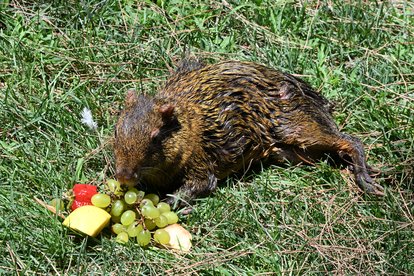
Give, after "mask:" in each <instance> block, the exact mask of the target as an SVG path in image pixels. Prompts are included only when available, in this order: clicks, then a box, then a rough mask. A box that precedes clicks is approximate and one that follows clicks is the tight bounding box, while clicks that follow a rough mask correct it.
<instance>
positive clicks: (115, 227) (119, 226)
mask: <svg viewBox="0 0 414 276" xmlns="http://www.w3.org/2000/svg"><path fill="white" fill-rule="evenodd" d="M111 229H112V232H114V234H117V235H118V234H119V233H121V232H126V230H127V229H126V228H125V226H123V225H122V224H120V223H115V224H112V227H111Z"/></svg>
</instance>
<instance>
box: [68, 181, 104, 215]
mask: <svg viewBox="0 0 414 276" xmlns="http://www.w3.org/2000/svg"><path fill="white" fill-rule="evenodd" d="M72 192H73V196H74V201H73V203H72V205H71V209H72V211H74V210H76V208H78V207H80V206H84V205H92V202H91V198H92V196H93V195H95V194H97V193H98V191H97V187H96V186H95V185H89V184H75V185H73V188H72Z"/></svg>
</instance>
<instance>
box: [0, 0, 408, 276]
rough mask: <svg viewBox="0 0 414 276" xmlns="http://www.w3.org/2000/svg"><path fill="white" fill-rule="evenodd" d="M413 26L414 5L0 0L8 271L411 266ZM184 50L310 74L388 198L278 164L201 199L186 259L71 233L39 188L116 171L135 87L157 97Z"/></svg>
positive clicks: (376, 269)
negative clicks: (114, 140)
mask: <svg viewBox="0 0 414 276" xmlns="http://www.w3.org/2000/svg"><path fill="white" fill-rule="evenodd" d="M87 3H88V4H87ZM413 37H414V4H413V3H411V2H410V1H390V2H387V1H378V2H374V1H342V0H332V1H289V0H280V1H271V0H263V1H261V0H256V1H243V0H240V1H231V0H222V1H218V0H212V1H196V0H195V1H190V0H188V1H177V0H171V1H162V0H160V1H156V2H151V1H132V0H131V1H129V0H118V1H2V2H0V111H1V112H0V121H1V124H0V138H1V139H0V156H1V157H0V242H1V244H0V256H2V258H0V274H30V275H32V274H85V273H90V274H113V275H122V274H146V275H148V274H177V275H180V274H189V273H192V274H196V275H197V274H203V275H237V274H244V275H253V274H273V273H275V274H294V275H296V274H318V273H321V274H325V273H327V272H331V273H332V274H366V275H371V274H388V275H392V274H400V275H401V274H410V273H412V272H413V271H414V259H413V253H414V242H413V241H414V218H413V212H414V205H413V188H414V187H413V177H414V171H413V165H414V159H413V150H414V130H413V129H414V73H413V72H414V40H413ZM185 49H190V50H191V51H192V52H193V53H194V54H196V55H197V56H200V57H202V58H204V59H206V60H207V61H209V62H214V61H219V60H224V59H239V60H251V61H257V62H260V63H263V64H267V65H269V66H272V67H274V68H278V69H281V70H284V71H287V72H289V73H294V74H297V75H299V76H302V77H303V78H304V79H305V80H307V81H308V82H309V83H311V84H312V85H313V86H314V87H315V88H316V89H317V90H319V91H320V92H321V93H322V94H323V95H325V96H326V97H328V98H329V99H330V100H331V101H333V102H335V103H336V112H335V118H336V120H337V123H338V124H339V126H340V127H341V129H343V131H346V132H348V133H351V134H354V135H356V136H358V137H359V138H361V139H362V140H363V142H364V144H365V146H366V152H367V156H368V160H369V163H370V164H371V165H373V166H374V167H376V168H378V169H379V170H380V173H379V174H378V176H377V181H378V182H379V183H380V184H382V185H383V186H384V187H385V188H386V194H385V196H384V197H382V198H377V197H369V196H364V195H361V194H359V193H358V192H357V189H356V186H355V184H354V183H353V182H352V178H351V177H350V174H349V173H348V172H346V171H342V172H340V171H338V170H336V169H332V168H330V167H329V166H327V165H326V164H325V163H323V162H322V163H320V164H318V165H317V167H316V168H314V167H291V168H281V167H270V168H267V169H265V170H263V171H262V172H261V173H260V174H255V175H252V176H250V177H248V178H245V179H237V178H230V179H228V180H227V181H226V182H225V183H223V185H222V186H221V187H220V188H219V189H218V191H217V192H216V193H214V194H213V195H211V196H210V197H207V198H203V199H200V200H198V201H197V203H196V204H195V206H194V211H193V213H192V214H191V215H189V216H187V217H182V218H181V219H182V220H181V222H182V224H183V225H184V226H185V227H186V228H187V229H189V230H190V231H191V232H192V233H193V236H194V248H193V250H192V251H191V252H190V253H188V254H175V253H171V252H169V251H166V250H160V249H157V248H149V249H146V250H143V249H141V248H139V247H137V246H134V245H128V246H122V245H118V244H116V243H115V242H114V241H113V240H112V239H111V238H110V237H109V236H106V235H104V236H99V237H98V238H96V239H86V238H85V239H83V238H79V237H76V236H73V235H72V234H70V233H69V232H68V231H67V230H66V229H64V228H62V226H61V220H60V219H59V218H57V217H55V216H54V215H53V214H51V213H49V212H48V211H46V210H45V209H44V208H43V207H41V206H40V205H38V204H37V203H35V201H34V197H38V198H40V199H42V200H45V201H48V200H50V199H51V198H53V197H59V196H60V195H61V194H62V193H64V192H65V191H66V190H67V189H69V188H71V186H72V185H73V183H75V182H79V181H89V182H93V183H97V184H99V183H101V182H102V180H103V179H105V178H107V177H112V176H113V171H114V167H113V155H112V152H111V147H110V145H109V143H108V141H109V139H110V137H111V135H112V133H113V126H114V123H115V121H116V115H117V112H118V110H119V109H120V108H121V107H122V105H123V95H124V93H125V91H126V90H127V89H128V88H136V89H138V90H140V91H141V90H142V91H145V92H146V93H155V92H156V90H157V88H159V87H160V86H161V85H162V83H163V80H165V78H166V76H167V75H168V70H169V69H170V68H173V66H174V64H175V63H176V61H177V60H178V59H179V58H180V57H181V56H182V53H183V51H184V50H185ZM84 107H88V108H90V109H91V110H92V112H93V115H94V117H95V119H96V120H97V122H98V125H99V126H98V131H97V132H91V131H89V130H88V129H87V128H86V127H85V126H84V125H82V123H81V122H80V112H81V110H82V109H83V108H84Z"/></svg>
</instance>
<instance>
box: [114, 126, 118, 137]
mask: <svg viewBox="0 0 414 276" xmlns="http://www.w3.org/2000/svg"><path fill="white" fill-rule="evenodd" d="M114 137H115V139H116V137H118V130H117V129H116V128H115V129H114Z"/></svg>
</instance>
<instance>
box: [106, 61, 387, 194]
mask: <svg viewBox="0 0 414 276" xmlns="http://www.w3.org/2000/svg"><path fill="white" fill-rule="evenodd" d="M125 105H126V106H125V109H124V110H123V111H122V113H121V115H120V117H119V121H118V123H117V125H116V133H115V136H116V137H115V144H114V151H115V160H116V175H117V178H118V180H120V181H121V182H123V183H129V184H137V183H141V184H143V185H146V187H147V188H149V189H150V190H153V191H157V192H159V193H163V194H165V193H175V194H176V195H177V194H178V195H179V197H180V198H181V199H183V200H185V201H189V200H191V199H193V198H195V197H197V196H199V195H204V194H208V193H210V192H211V191H213V190H214V189H215V188H216V186H217V180H220V179H223V178H225V177H227V176H229V175H231V174H232V173H234V172H238V171H240V170H244V169H245V168H248V167H249V166H250V164H251V163H254V162H258V161H261V160H270V161H271V162H273V163H283V162H289V163H291V164H297V163H300V162H303V161H305V162H313V161H315V160H318V159H320V158H321V157H323V156H324V155H326V154H330V155H331V156H333V158H337V159H338V160H341V161H342V162H343V163H344V164H347V165H348V166H349V167H350V169H351V170H352V171H353V173H354V175H355V180H356V183H357V184H358V186H359V187H360V188H361V189H362V190H363V191H365V192H367V193H374V194H382V191H383V188H382V187H381V186H380V185H378V184H376V183H375V182H374V181H373V179H372V178H371V177H370V175H369V174H368V170H367V164H366V161H365V154H364V149H363V146H362V144H361V142H360V141H359V140H358V139H357V138H355V137H352V136H350V135H348V134H345V133H341V132H339V130H338V128H337V126H336V125H335V123H334V121H333V118H332V114H331V113H332V112H331V106H330V104H329V102H328V101H327V100H326V99H325V98H324V97H322V96H321V95H320V94H318V93H317V92H315V91H314V90H313V89H312V88H311V87H310V86H309V85H308V84H306V83H305V82H304V81H302V80H300V79H298V78H296V77H294V76H292V75H289V74H285V73H282V72H279V71H276V70H273V69H270V68H268V67H265V66H262V65H259V64H256V63H252V62H241V61H225V62H220V63H217V64H213V65H204V64H202V63H200V62H198V61H195V60H192V59H185V60H183V61H182V62H181V65H180V66H179V67H178V69H177V70H176V71H175V72H174V73H173V74H172V75H171V76H170V78H169V79H168V80H167V82H166V84H165V86H164V88H163V89H162V90H161V91H159V93H158V94H157V95H156V96H155V97H150V96H146V95H137V94H136V93H135V92H134V91H129V92H128V93H127V96H126V101H125ZM170 201H171V199H170Z"/></svg>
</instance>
